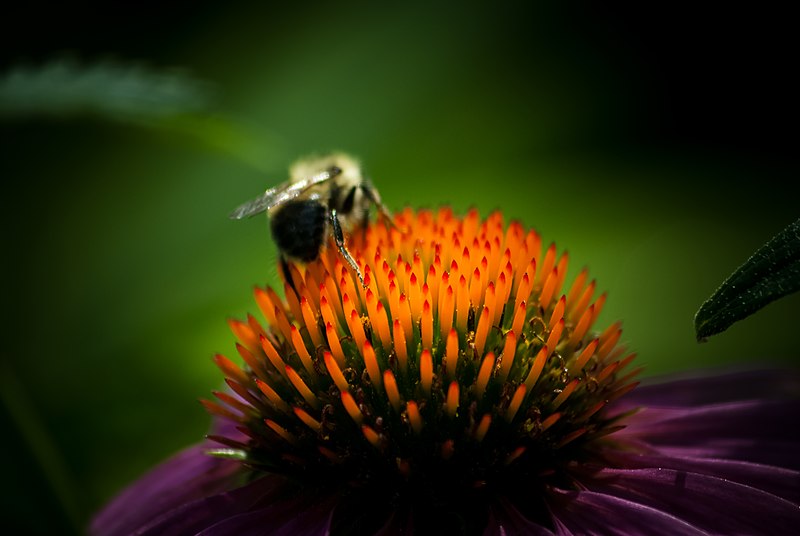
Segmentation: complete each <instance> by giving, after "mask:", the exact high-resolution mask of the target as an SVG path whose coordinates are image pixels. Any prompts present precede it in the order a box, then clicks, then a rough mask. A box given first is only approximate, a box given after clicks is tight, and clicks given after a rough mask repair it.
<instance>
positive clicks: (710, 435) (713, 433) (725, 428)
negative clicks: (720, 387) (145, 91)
mask: <svg viewBox="0 0 800 536" xmlns="http://www.w3.org/2000/svg"><path fill="white" fill-rule="evenodd" d="M798 417H800V401H791V400H788V401H745V402H728V403H725V404H718V405H707V406H699V407H685V408H657V407H648V408H644V409H643V410H642V411H640V412H639V413H637V414H636V415H633V416H631V417H629V418H628V419H627V420H626V421H625V423H626V424H627V428H625V429H624V430H621V431H620V432H618V434H616V435H615V437H616V438H618V439H624V440H629V441H638V442H643V443H646V444H647V445H649V446H650V447H652V448H653V449H655V450H657V451H659V452H662V453H665V454H670V455H673V456H689V457H695V458H702V457H708V458H727V459H735V460H742V461H749V462H754V463H761V464H765V465H774V466H778V467H787V468H792V469H800V459H798V456H797V446H798V445H800V427H798V426H797V425H795V424H794V422H795V421H797V419H798Z"/></svg>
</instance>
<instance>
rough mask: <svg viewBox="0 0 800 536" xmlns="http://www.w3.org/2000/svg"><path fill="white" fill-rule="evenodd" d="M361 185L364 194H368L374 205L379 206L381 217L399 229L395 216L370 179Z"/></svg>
mask: <svg viewBox="0 0 800 536" xmlns="http://www.w3.org/2000/svg"><path fill="white" fill-rule="evenodd" d="M360 187H361V191H362V192H364V195H365V196H367V199H369V200H370V202H371V203H372V204H373V205H375V206H376V207H378V211H379V212H380V214H381V217H382V218H383V219H384V220H386V223H388V224H389V225H391V226H392V227H394V228H395V229H397V225H395V224H394V218H392V213H391V212H389V209H388V208H386V205H384V204H383V202H382V201H381V197H380V196H379V195H378V192H377V191H376V190H375V188H373V187H372V185H371V184H370V183H369V181H365V182H362V183H361V185H360Z"/></svg>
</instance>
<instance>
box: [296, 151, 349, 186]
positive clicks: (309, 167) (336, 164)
mask: <svg viewBox="0 0 800 536" xmlns="http://www.w3.org/2000/svg"><path fill="white" fill-rule="evenodd" d="M325 171H327V172H329V173H331V175H333V178H334V179H335V180H336V181H337V182H338V183H339V184H342V185H350V184H352V185H358V184H360V183H361V181H362V180H363V174H362V172H361V163H360V162H359V161H358V160H356V159H355V158H353V157H352V156H350V155H347V154H344V153H328V154H324V155H317V156H311V157H307V158H303V159H301V160H298V161H297V162H295V163H294V164H292V166H291V167H290V168H289V176H290V178H291V180H292V182H294V181H298V180H301V179H304V178H308V177H313V176H315V175H318V174H320V173H323V172H325Z"/></svg>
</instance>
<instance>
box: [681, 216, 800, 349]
mask: <svg viewBox="0 0 800 536" xmlns="http://www.w3.org/2000/svg"><path fill="white" fill-rule="evenodd" d="M798 290H800V220H797V221H795V222H794V223H792V224H791V225H789V226H788V227H787V228H786V229H784V230H783V231H781V232H780V233H778V234H777V235H776V236H775V237H774V238H773V239H772V240H770V241H769V242H767V243H766V244H764V245H763V246H762V247H761V248H760V249H759V250H758V251H756V252H755V253H754V254H753V256H752V257H750V258H749V259H748V260H747V262H745V263H744V264H742V265H741V266H740V267H739V268H738V269H737V270H736V271H735V272H733V274H731V276H730V277H728V279H726V280H725V281H724V282H723V283H722V285H721V286H720V287H719V288H718V289H717V291H716V292H714V294H713V295H712V296H711V297H710V298H709V299H708V300H706V302H705V303H704V304H703V305H702V306H700V310H699V311H697V314H696V315H695V317H694V329H695V333H696V335H697V340H698V341H703V340H704V339H706V338H707V337H710V336H711V335H716V334H717V333H721V332H723V331H725V330H726V329H728V328H729V327H730V326H731V325H732V324H733V323H734V322H738V321H739V320H741V319H743V318H746V317H748V316H750V315H751V314H753V313H755V312H756V311H758V310H759V309H761V308H762V307H764V306H765V305H767V304H769V303H771V302H773V301H775V300H777V299H778V298H782V297H783V296H786V295H788V294H791V293H793V292H796V291H798Z"/></svg>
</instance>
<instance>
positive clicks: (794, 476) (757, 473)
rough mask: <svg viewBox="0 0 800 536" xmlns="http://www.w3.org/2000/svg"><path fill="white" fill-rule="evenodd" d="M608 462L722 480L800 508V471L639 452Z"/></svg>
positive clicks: (614, 456)
mask: <svg viewBox="0 0 800 536" xmlns="http://www.w3.org/2000/svg"><path fill="white" fill-rule="evenodd" d="M796 448H797V447H796V446H795V450H796ZM607 459H608V460H609V461H611V462H612V463H613V464H614V465H615V466H617V467H625V468H627V469H647V468H663V469H673V470H675V471H684V472H690V473H699V474H703V475H707V476H713V477H717V478H722V479H725V480H729V481H731V482H736V483H738V484H744V485H746V486H750V487H753V488H757V489H760V490H762V491H766V492H767V493H771V494H772V495H776V496H778V497H782V498H784V499H787V500H789V501H792V502H794V503H796V504H800V471H795V470H792V469H786V468H783V467H774V466H771V465H762V464H758V463H752V462H744V461H739V460H724V459H711V458H691V457H686V456H666V455H663V454H640V453H636V452H613V453H607Z"/></svg>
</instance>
